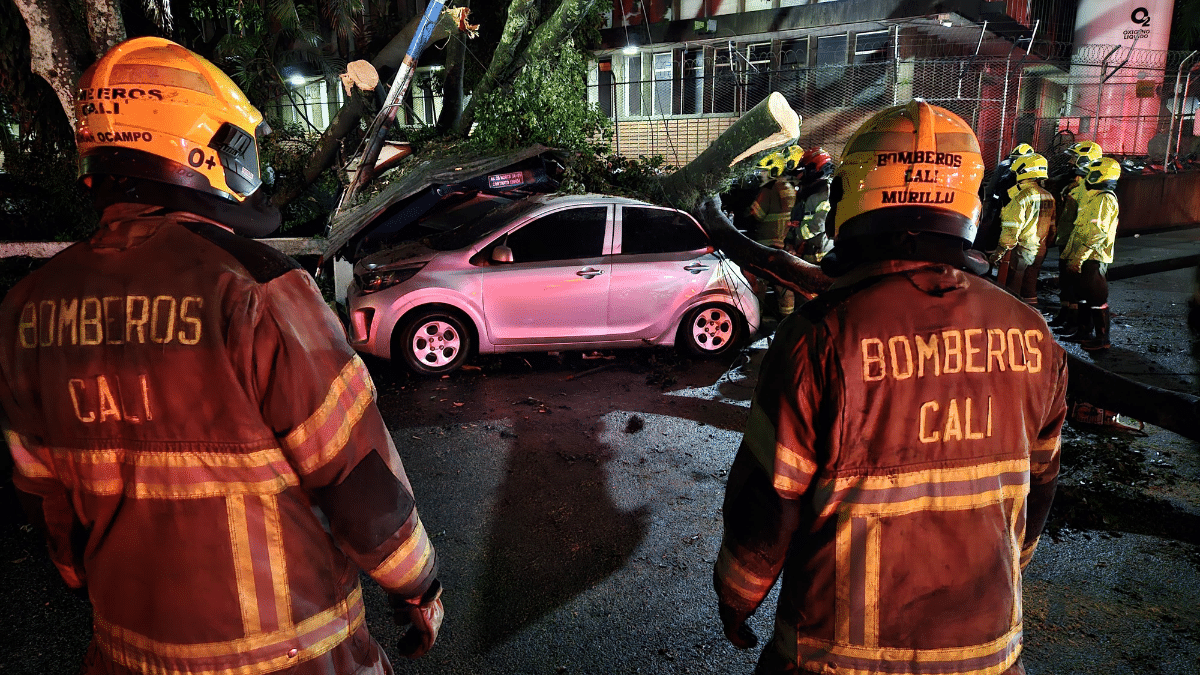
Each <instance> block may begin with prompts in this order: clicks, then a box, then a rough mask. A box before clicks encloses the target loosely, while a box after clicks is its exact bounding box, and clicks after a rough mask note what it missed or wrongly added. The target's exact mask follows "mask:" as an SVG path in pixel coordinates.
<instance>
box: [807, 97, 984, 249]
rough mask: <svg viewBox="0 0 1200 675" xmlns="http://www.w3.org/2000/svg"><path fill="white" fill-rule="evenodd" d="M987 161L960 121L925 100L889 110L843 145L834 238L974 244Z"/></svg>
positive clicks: (833, 197)
mask: <svg viewBox="0 0 1200 675" xmlns="http://www.w3.org/2000/svg"><path fill="white" fill-rule="evenodd" d="M982 178H983V158H982V156H981V155H980V152H979V142H978V140H977V139H976V138H975V132H974V131H972V130H971V127H970V126H968V125H967V123H966V122H964V121H963V120H962V118H961V117H959V116H958V115H955V114H954V113H952V112H950V111H949V110H946V109H945V108H941V107H938V106H934V105H930V104H929V103H926V102H925V101H922V100H920V99H915V100H913V101H910V102H908V103H905V104H902V105H897V106H892V107H890V108H886V109H884V110H882V111H880V112H879V113H876V114H875V116H873V117H872V118H871V119H869V120H867V121H866V122H865V123H864V124H863V125H862V126H861V127H859V129H858V131H856V132H855V133H854V135H852V136H851V137H850V140H849V141H847V142H846V147H845V150H844V151H843V153H842V159H841V163H840V164H839V166H838V169H837V172H836V173H835V174H834V178H833V185H832V186H831V189H830V204H831V207H832V208H831V211H830V213H829V214H828V216H827V218H826V221H825V222H826V232H827V233H828V235H829V236H830V237H831V238H833V239H834V240H838V239H840V238H843V237H862V236H872V235H878V234H887V233H893V232H935V233H940V234H945V235H950V236H953V237H958V238H961V239H963V240H965V241H966V242H967V243H968V244H969V243H971V242H973V241H974V240H975V233H976V231H977V229H978V220H979V211H980V202H979V183H980V181H981V180H982Z"/></svg>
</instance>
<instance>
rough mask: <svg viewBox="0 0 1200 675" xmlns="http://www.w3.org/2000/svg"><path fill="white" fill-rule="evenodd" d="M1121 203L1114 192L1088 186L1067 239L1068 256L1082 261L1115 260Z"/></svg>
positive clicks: (1107, 261)
mask: <svg viewBox="0 0 1200 675" xmlns="http://www.w3.org/2000/svg"><path fill="white" fill-rule="evenodd" d="M1119 215H1120V206H1119V205H1118V203H1117V196H1116V195H1115V194H1113V193H1111V192H1106V191H1100V190H1088V191H1087V192H1086V196H1085V198H1084V199H1083V200H1082V201H1080V202H1079V215H1078V216H1076V218H1075V230H1074V231H1073V232H1072V233H1071V239H1070V240H1069V241H1068V242H1067V247H1066V252H1065V255H1064V256H1063V257H1065V258H1066V259H1067V260H1068V261H1069V262H1077V263H1080V264H1082V263H1083V262H1084V261H1085V260H1099V261H1100V262H1102V263H1111V262H1112V261H1113V246H1114V245H1115V244H1116V242H1117V224H1118V221H1119Z"/></svg>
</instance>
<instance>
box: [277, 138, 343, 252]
mask: <svg viewBox="0 0 1200 675" xmlns="http://www.w3.org/2000/svg"><path fill="white" fill-rule="evenodd" d="M317 140H318V139H317V137H315V136H313V135H311V134H307V133H305V131H304V128H303V127H302V126H300V125H298V124H287V125H282V126H280V127H278V128H273V129H272V130H271V133H270V134H269V135H268V136H267V137H266V138H264V139H262V141H261V145H260V147H259V153H260V161H261V162H262V166H263V170H264V171H269V172H270V173H271V174H273V176H274V177H273V180H272V183H271V185H270V186H269V187H270V190H271V192H272V193H278V192H284V191H287V190H290V189H292V188H294V187H296V186H298V185H301V184H303V182H304V167H305V165H307V164H308V160H309V158H310V157H311V156H312V154H313V152H314V151H315V149H316V147H317ZM267 167H270V168H269V169H268V168H267ZM338 188H339V185H338V181H337V174H336V173H335V172H334V170H333V169H328V170H326V171H325V172H324V173H322V174H321V176H320V177H319V178H318V179H317V180H316V181H315V182H314V183H313V184H312V185H309V186H307V187H305V188H304V189H302V190H301V191H300V194H299V195H298V196H297V197H296V198H295V199H293V200H291V201H290V202H288V203H287V204H284V205H283V207H282V211H283V225H282V226H281V227H280V228H279V234H287V235H288V236H296V237H306V236H314V235H317V234H320V233H321V232H323V231H324V227H325V221H326V219H327V218H328V217H329V212H330V211H332V210H333V208H334V207H335V206H336V205H337V191H338Z"/></svg>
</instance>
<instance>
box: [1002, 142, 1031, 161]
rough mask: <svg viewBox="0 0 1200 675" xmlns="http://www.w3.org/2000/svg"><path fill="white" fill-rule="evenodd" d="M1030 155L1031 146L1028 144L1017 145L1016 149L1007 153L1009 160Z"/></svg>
mask: <svg viewBox="0 0 1200 675" xmlns="http://www.w3.org/2000/svg"><path fill="white" fill-rule="evenodd" d="M1032 154H1033V146H1032V145H1030V144H1028V143H1017V145H1016V147H1014V148H1013V149H1012V151H1011V152H1009V153H1008V156H1009V158H1010V159H1016V158H1018V157H1024V156H1026V155H1032Z"/></svg>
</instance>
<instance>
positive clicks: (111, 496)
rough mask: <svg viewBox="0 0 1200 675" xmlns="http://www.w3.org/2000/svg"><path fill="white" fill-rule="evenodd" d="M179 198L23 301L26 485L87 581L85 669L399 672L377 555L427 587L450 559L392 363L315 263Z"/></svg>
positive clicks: (34, 278) (4, 359)
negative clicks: (368, 610)
mask: <svg viewBox="0 0 1200 675" xmlns="http://www.w3.org/2000/svg"><path fill="white" fill-rule="evenodd" d="M160 210H161V209H148V208H146V207H135V206H133V205H120V206H117V207H110V209H108V210H107V211H106V212H105V216H104V219H103V220H102V226H101V228H100V230H99V231H98V233H97V234H96V235H95V236H94V237H93V238H92V240H91V241H88V242H81V243H77V244H74V245H73V246H71V247H69V248H67V249H66V250H64V251H63V252H62V253H60V254H59V255H57V256H55V257H54V258H53V259H51V260H50V261H49V262H47V263H46V264H45V265H44V266H43V267H42V268H40V269H39V270H38V271H36V272H34V273H33V274H31V275H30V276H29V277H27V278H26V279H24V280H22V281H21V282H20V283H19V284H18V285H17V286H16V287H15V288H14V289H13V290H12V291H11V292H10V293H9V294H8V296H7V297H6V298H5V300H4V303H3V304H2V305H0V326H2V333H3V335H5V336H6V339H5V341H4V342H3V344H2V346H0V404H3V408H4V411H5V413H6V414H7V418H8V428H7V429H6V436H7V440H8V443H9V446H10V448H11V449H12V453H13V458H14V460H15V467H16V470H15V472H14V473H15V477H14V480H15V483H16V486H17V488H18V489H20V490H22V491H25V492H27V493H30V494H33V495H37V496H39V497H41V504H42V512H43V516H44V518H45V521H46V524H47V527H48V537H49V541H50V550H51V557H52V559H53V560H54V563H55V564H56V565H57V566H58V569H59V571H60V572H61V573H62V576H63V578H64V579H65V580H66V582H67V583H68V584H70V585H71V586H73V587H81V586H83V585H86V586H87V588H88V592H89V596H90V598H91V601H92V605H93V611H94V625H95V633H94V638H93V645H92V653H93V654H94V655H95V657H96V658H97V659H99V660H100V661H101V662H102V663H100V664H94V665H93V669H92V670H90V671H85V672H104V673H124V672H132V673H180V674H183V673H233V672H236V673H239V674H242V675H255V674H257V673H269V672H275V671H278V670H283V669H287V670H288V672H290V673H298V674H309V673H322V674H326V673H351V672H354V673H390V672H391V668H390V665H389V664H388V662H387V658H386V656H384V655H383V654H382V652H381V651H380V650H379V648H378V645H376V644H375V643H374V642H373V641H372V640H371V639H370V637H369V636H368V635H367V632H366V628H365V625H364V609H363V602H362V590H361V588H360V587H359V583H358V570H359V569H363V570H366V571H368V572H369V573H370V574H371V576H372V577H373V578H374V579H375V580H376V581H378V582H379V584H380V585H381V586H382V587H383V588H384V589H385V590H387V591H389V592H393V593H396V594H399V595H402V596H404V597H417V596H420V595H421V594H422V593H423V592H424V591H425V590H426V589H427V588H428V587H429V586H430V584H431V583H432V581H433V578H434V575H436V570H437V563H436V557H435V555H434V551H433V547H432V545H431V544H430V542H429V537H428V536H427V535H426V533H425V529H424V527H423V526H422V525H421V522H420V519H419V517H418V515H417V512H416V510H415V506H414V500H413V497H412V490H411V487H410V486H409V483H408V479H407V477H406V476H405V473H404V468H403V466H402V465H401V462H400V458H399V456H398V454H397V452H396V449H395V446H394V445H393V444H392V439H391V437H390V435H389V434H388V431H387V429H386V428H385V426H384V423H383V419H382V418H381V416H380V414H379V410H378V409H377V408H376V406H375V388H374V385H373V384H372V381H371V377H370V375H369V373H368V372H367V370H366V368H365V366H364V365H363V363H362V361H361V360H360V359H359V358H358V356H357V355H356V354H355V353H354V351H353V350H352V349H351V348H350V347H349V345H348V344H347V342H346V340H345V337H344V333H343V330H342V328H341V325H340V323H339V322H338V319H337V317H336V316H335V315H334V314H333V312H332V311H330V309H329V308H328V306H327V305H325V303H324V302H323V300H322V298H321V294H320V292H319V291H318V290H317V287H316V284H315V283H314V282H313V279H312V277H311V276H310V275H309V274H308V273H307V272H305V271H304V270H303V269H301V268H300V267H299V266H298V265H297V264H296V263H295V262H294V261H292V260H291V259H290V258H287V257H286V256H283V255H282V254H279V253H278V252H276V251H275V250H274V249H272V248H270V247H268V246H265V245H262V244H260V243H257V242H254V241H253V240H250V239H245V238H242V237H238V236H236V235H233V234H232V233H229V232H227V231H226V230H223V229H221V228H218V227H216V226H215V225H213V224H211V223H209V222H205V221H204V219H203V218H200V217H198V216H191V215H190V214H179V213H175V214H168V215H165V216H162V215H151V212H152V211H160ZM317 507H319V508H320V511H321V513H320V515H318V514H317V513H316V512H315V511H316V508H317ZM75 531H79V532H82V533H84V534H85V536H84V537H83V538H79V537H75V536H73V533H74V532H75ZM77 543H78V544H80V545H77Z"/></svg>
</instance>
